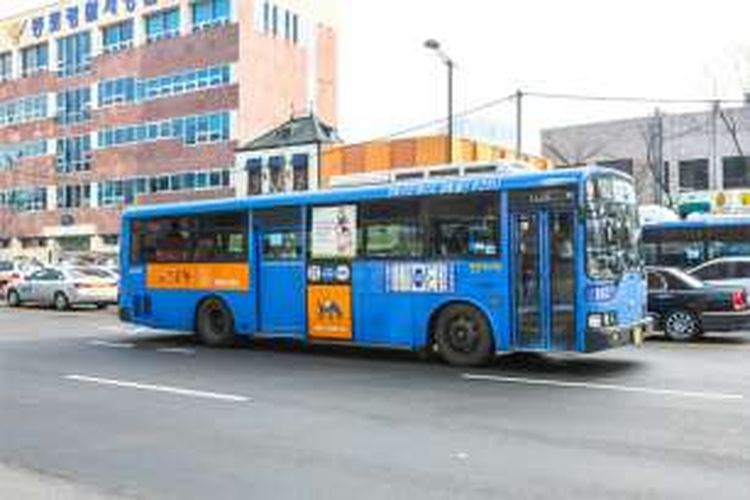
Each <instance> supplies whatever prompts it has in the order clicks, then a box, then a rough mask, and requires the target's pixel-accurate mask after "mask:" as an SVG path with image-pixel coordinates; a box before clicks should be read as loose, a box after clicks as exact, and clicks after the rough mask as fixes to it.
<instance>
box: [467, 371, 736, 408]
mask: <svg viewBox="0 0 750 500" xmlns="http://www.w3.org/2000/svg"><path fill="white" fill-rule="evenodd" d="M461 378H463V379H465V380H473V381H484V382H500V383H505V384H522V385H538V386H547V387H558V388H566V389H591V390H597V391H617V392H635V393H641V394H651V395H655V396H672V397H681V398H695V399H710V400H724V401H738V400H742V399H744V395H742V394H724V393H718V392H700V391H683V390H676V389H661V388H657V387H637V386H628V385H615V384H598V383H592V382H571V381H566V380H549V379H537V378H522V377H503V376H498V375H485V374H479V373H463V374H461Z"/></svg>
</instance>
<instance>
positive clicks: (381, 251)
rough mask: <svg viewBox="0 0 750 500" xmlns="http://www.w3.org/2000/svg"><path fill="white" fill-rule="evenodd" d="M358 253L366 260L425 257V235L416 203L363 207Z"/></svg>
mask: <svg viewBox="0 0 750 500" xmlns="http://www.w3.org/2000/svg"><path fill="white" fill-rule="evenodd" d="M360 213H361V220H360V222H359V228H360V230H359V238H360V242H359V245H358V247H359V249H360V250H359V253H360V255H361V256H362V257H365V258H391V259H397V258H421V257H424V235H423V231H422V226H421V225H420V220H419V214H420V203H419V200H417V199H403V200H389V201H375V202H369V203H364V204H362V208H361V210H360Z"/></svg>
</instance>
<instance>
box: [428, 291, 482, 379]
mask: <svg viewBox="0 0 750 500" xmlns="http://www.w3.org/2000/svg"><path fill="white" fill-rule="evenodd" d="M434 335H435V343H436V344H437V348H438V352H439V353H440V355H441V356H442V358H443V359H444V360H445V361H446V362H447V363H449V364H451V365H454V366H481V365H486V364H487V363H489V361H490V360H491V359H492V355H493V353H494V351H495V347H494V341H493V338H492V332H491V330H490V326H489V323H488V322H487V318H486V317H485V316H484V314H482V312H481V311H479V310H478V309H477V308H476V307H474V306H471V305H468V304H452V305H449V306H448V307H446V308H445V309H443V310H442V311H441V312H440V315H439V316H438V318H437V321H436V323H435V332H434Z"/></svg>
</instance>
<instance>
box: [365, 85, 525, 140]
mask: <svg viewBox="0 0 750 500" xmlns="http://www.w3.org/2000/svg"><path fill="white" fill-rule="evenodd" d="M515 98H516V94H515V93H513V94H510V95H507V96H505V97H501V98H499V99H493V100H491V101H487V102H485V103H482V104H479V105H477V106H474V107H472V108H467V109H465V110H463V111H461V112H459V113H456V114H455V115H454V117H455V118H464V117H466V116H470V115H473V114H474V113H478V112H480V111H484V110H486V109H489V108H493V107H495V106H498V105H500V104H503V103H505V102H508V101H512V100H513V99H515ZM446 121H447V119H446V118H437V119H434V120H430V121H428V122H423V123H420V124H417V125H412V126H410V127H407V128H403V129H400V130H397V131H395V132H391V133H389V134H386V135H383V136H381V137H377V138H375V139H370V140H368V141H364V142H379V141H387V140H389V139H393V138H395V137H400V136H402V135H406V134H409V133H411V132H417V131H419V130H423V129H426V128H428V127H434V126H436V125H442V124H444V123H445V122H446Z"/></svg>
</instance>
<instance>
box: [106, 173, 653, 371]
mask: <svg viewBox="0 0 750 500" xmlns="http://www.w3.org/2000/svg"><path fill="white" fill-rule="evenodd" d="M122 224H123V225H122V238H121V242H122V243H121V245H122V247H121V262H122V264H121V272H122V282H121V290H120V302H119V308H120V317H121V319H122V320H124V321H127V322H132V323H136V324H139V325H146V326H149V327H154V328H159V329H170V330H180V331H191V332H195V334H196V336H197V338H198V340H200V341H202V342H203V343H205V344H207V345H210V346H226V345H231V344H233V342H234V341H235V340H236V338H237V337H238V336H247V337H255V338H259V337H289V338H294V339H298V340H300V341H302V342H310V343H316V342H337V343H339V342H343V343H347V344H353V345H360V346H383V347H393V348H407V349H412V350H426V351H428V352H430V353H439V354H440V355H441V356H442V357H443V358H444V359H445V360H446V361H447V362H449V363H451V364H454V365H461V366H472V365H481V364H484V363H486V362H488V361H489V360H490V359H491V358H492V356H493V355H494V354H495V353H497V352H509V351H537V352H539V351H541V352H552V351H573V352H594V351H600V350H603V349H607V348H610V347H616V346H622V345H626V344H632V343H636V344H640V342H641V341H642V338H643V335H644V329H645V328H646V327H647V325H648V320H647V315H646V309H645V305H646V287H645V282H644V275H643V268H642V262H641V257H640V253H639V237H640V234H639V226H638V218H637V210H636V201H635V193H634V189H633V182H632V180H631V179H630V178H629V177H627V176H626V175H624V174H621V173H619V172H616V171H613V170H608V169H603V168H596V167H589V168H585V169H570V170H556V171H550V172H526V171H524V172H513V173H506V174H502V175H498V174H493V175H486V176H476V177H455V178H440V179H428V180H419V181H407V182H400V183H394V184H387V185H374V186H362V187H355V188H341V189H333V190H328V191H321V192H312V193H311V192H306V193H294V194H278V195H264V196H257V197H252V198H245V199H228V200H212V201H202V202H190V203H178V204H169V205H158V206H144V207H135V208H131V209H128V210H127V211H126V212H125V213H124V215H123V222H122Z"/></svg>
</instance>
